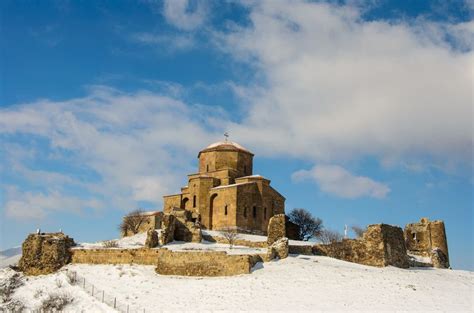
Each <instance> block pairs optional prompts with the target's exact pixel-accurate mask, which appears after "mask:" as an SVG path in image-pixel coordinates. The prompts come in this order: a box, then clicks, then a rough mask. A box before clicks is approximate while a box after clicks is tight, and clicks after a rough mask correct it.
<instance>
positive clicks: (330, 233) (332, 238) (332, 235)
mask: <svg viewBox="0 0 474 313" xmlns="http://www.w3.org/2000/svg"><path fill="white" fill-rule="evenodd" d="M316 238H317V239H318V240H319V241H321V243H323V244H330V243H334V242H339V241H342V238H344V237H343V236H342V234H341V233H339V232H337V231H335V230H330V229H323V230H322V231H321V232H320V233H319V235H318V236H316Z"/></svg>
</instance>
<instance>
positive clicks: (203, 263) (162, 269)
mask: <svg viewBox="0 0 474 313" xmlns="http://www.w3.org/2000/svg"><path fill="white" fill-rule="evenodd" d="M158 251H159V253H158V259H157V267H156V272H157V273H158V274H162V275H181V276H230V275H239V274H248V273H250V271H251V269H252V267H253V265H254V264H255V262H256V261H257V260H258V259H260V257H259V256H251V255H234V254H227V253H225V252H223V251H189V252H184V251H169V250H167V249H159V250H158Z"/></svg>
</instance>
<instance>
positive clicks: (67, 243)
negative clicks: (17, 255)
mask: <svg viewBox="0 0 474 313" xmlns="http://www.w3.org/2000/svg"><path fill="white" fill-rule="evenodd" d="M74 245H75V243H74V240H73V239H72V238H70V237H68V236H66V235H65V234H63V233H46V234H30V235H28V237H27V238H26V240H25V241H24V242H23V245H22V256H21V259H20V262H19V268H20V270H21V271H23V272H24V273H25V274H27V275H42V274H49V273H53V272H55V271H57V270H59V269H60V268H61V267H62V266H64V265H66V264H67V263H69V262H70V261H71V253H70V251H69V248H70V247H72V246H74Z"/></svg>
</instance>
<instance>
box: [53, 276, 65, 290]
mask: <svg viewBox="0 0 474 313" xmlns="http://www.w3.org/2000/svg"><path fill="white" fill-rule="evenodd" d="M54 282H55V284H56V287H58V288H61V287H62V286H63V281H62V279H61V278H59V277H57V278H56V279H55V280H54Z"/></svg>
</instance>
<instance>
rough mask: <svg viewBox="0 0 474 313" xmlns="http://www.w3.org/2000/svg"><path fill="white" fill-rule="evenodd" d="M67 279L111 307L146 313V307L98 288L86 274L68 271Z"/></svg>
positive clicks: (130, 312)
mask: <svg viewBox="0 0 474 313" xmlns="http://www.w3.org/2000/svg"><path fill="white" fill-rule="evenodd" d="M66 276H67V279H68V281H69V283H70V284H71V285H75V286H79V287H81V288H82V289H83V290H84V291H85V292H86V293H88V294H89V295H91V296H92V297H94V298H95V299H96V300H98V301H100V302H102V303H105V304H107V305H108V306H110V307H111V308H113V309H115V310H117V311H119V312H123V313H146V312H145V308H141V307H139V306H137V305H130V304H128V303H126V302H125V301H122V300H121V299H120V298H117V297H116V296H114V295H112V294H110V293H107V292H105V290H101V289H99V288H97V287H96V286H95V285H94V284H92V283H90V282H89V281H88V280H86V278H85V277H84V276H81V275H79V274H78V273H77V272H76V271H67V272H66Z"/></svg>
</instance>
